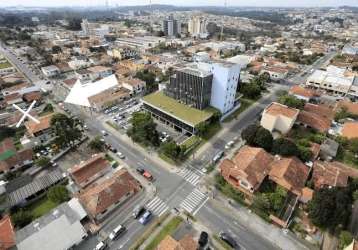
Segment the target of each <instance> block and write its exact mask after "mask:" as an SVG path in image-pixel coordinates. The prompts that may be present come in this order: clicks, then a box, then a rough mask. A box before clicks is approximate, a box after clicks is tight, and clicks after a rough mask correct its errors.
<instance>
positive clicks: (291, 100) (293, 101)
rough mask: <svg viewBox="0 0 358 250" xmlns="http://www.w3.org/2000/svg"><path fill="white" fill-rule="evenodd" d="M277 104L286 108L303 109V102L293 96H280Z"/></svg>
mask: <svg viewBox="0 0 358 250" xmlns="http://www.w3.org/2000/svg"><path fill="white" fill-rule="evenodd" d="M278 102H279V103H281V104H283V105H286V106H288V107H291V108H296V109H303V107H304V106H305V101H304V100H301V99H298V98H297V97H295V96H293V95H283V96H280V97H279V99H278Z"/></svg>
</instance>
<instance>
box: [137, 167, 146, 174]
mask: <svg viewBox="0 0 358 250" xmlns="http://www.w3.org/2000/svg"><path fill="white" fill-rule="evenodd" d="M136 170H137V172H138V173H139V174H141V175H143V174H144V172H145V170H144V169H143V168H137V169H136Z"/></svg>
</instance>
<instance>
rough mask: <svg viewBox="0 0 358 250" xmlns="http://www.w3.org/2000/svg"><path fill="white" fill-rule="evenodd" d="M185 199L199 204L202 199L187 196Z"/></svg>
mask: <svg viewBox="0 0 358 250" xmlns="http://www.w3.org/2000/svg"><path fill="white" fill-rule="evenodd" d="M187 199H188V200H192V201H194V202H200V201H201V200H202V199H203V198H202V197H197V196H189V197H188V198H187Z"/></svg>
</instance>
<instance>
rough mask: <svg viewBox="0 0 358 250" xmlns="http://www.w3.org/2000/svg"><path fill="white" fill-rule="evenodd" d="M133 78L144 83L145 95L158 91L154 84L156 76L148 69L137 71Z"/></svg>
mask: <svg viewBox="0 0 358 250" xmlns="http://www.w3.org/2000/svg"><path fill="white" fill-rule="evenodd" d="M135 77H136V78H138V79H141V80H142V81H145V83H146V90H147V93H152V92H154V91H156V90H158V84H157V83H156V82H155V79H156V75H155V73H153V72H151V71H149V70H148V69H144V70H141V71H138V72H137V73H136V75H135Z"/></svg>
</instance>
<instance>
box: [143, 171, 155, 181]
mask: <svg viewBox="0 0 358 250" xmlns="http://www.w3.org/2000/svg"><path fill="white" fill-rule="evenodd" d="M142 175H143V177H144V178H146V179H147V180H148V181H152V180H153V175H152V174H151V173H149V172H148V171H147V170H144V173H143V174H142Z"/></svg>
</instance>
